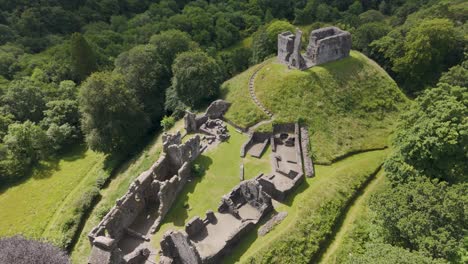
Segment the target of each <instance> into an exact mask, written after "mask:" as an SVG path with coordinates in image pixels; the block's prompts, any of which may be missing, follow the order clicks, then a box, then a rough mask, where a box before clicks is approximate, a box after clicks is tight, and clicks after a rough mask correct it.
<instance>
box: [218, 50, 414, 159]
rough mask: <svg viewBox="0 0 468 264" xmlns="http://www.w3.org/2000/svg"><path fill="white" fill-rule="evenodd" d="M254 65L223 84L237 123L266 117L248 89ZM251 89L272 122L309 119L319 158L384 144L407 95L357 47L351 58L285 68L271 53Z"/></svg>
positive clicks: (314, 150)
mask: <svg viewBox="0 0 468 264" xmlns="http://www.w3.org/2000/svg"><path fill="white" fill-rule="evenodd" d="M254 68H255V66H254V67H252V69H249V70H247V71H246V72H244V73H242V74H240V75H238V76H236V77H234V78H232V79H231V80H229V81H227V82H226V83H224V85H223V88H222V89H223V92H224V93H225V99H226V100H227V101H229V102H231V103H232V106H231V108H230V109H229V111H228V112H227V114H226V117H227V118H228V119H229V120H231V121H233V122H234V123H236V124H239V125H240V126H250V125H252V124H255V123H257V122H258V121H261V120H262V119H266V118H265V116H264V114H263V113H262V112H261V111H260V110H259V109H256V106H255V104H254V103H253V101H252V100H251V98H250V97H249V93H248V80H249V77H250V76H251V74H252V72H253V69H254ZM255 92H256V95H257V97H258V98H259V100H260V101H261V102H262V103H263V104H264V105H265V106H266V108H268V109H269V110H271V111H272V112H273V114H274V115H275V122H295V121H298V120H302V121H304V122H305V123H306V124H307V125H308V127H309V132H310V135H311V145H312V146H313V147H312V149H311V153H312V155H313V158H314V160H315V161H316V162H318V163H330V162H331V161H333V160H335V159H337V158H339V157H341V156H344V155H346V154H349V153H352V152H358V151H361V150H369V149H375V148H382V147H384V146H386V145H387V138H388V135H389V134H390V133H391V131H392V128H393V124H394V121H395V119H396V117H397V115H398V113H399V112H400V111H401V110H402V109H403V108H404V106H405V105H406V104H407V101H408V100H407V99H406V98H405V96H404V95H403V93H402V92H401V91H400V90H399V89H398V87H397V85H396V83H395V82H394V81H393V80H392V79H391V77H390V76H389V75H388V74H387V73H386V72H385V71H384V70H383V69H381V68H380V67H379V66H378V65H377V64H376V63H374V62H373V61H371V60H370V59H368V58H367V57H366V56H364V55H362V54H361V53H359V52H356V51H352V52H351V56H350V57H349V58H346V59H343V60H340V61H336V62H332V63H327V64H324V65H321V66H316V67H313V68H311V69H308V70H306V71H299V70H295V69H288V67H287V66H286V65H283V64H280V63H277V62H276V59H275V58H273V59H271V60H269V61H268V62H267V63H266V65H265V66H264V67H263V68H262V69H261V70H260V72H259V73H258V75H257V78H256V79H255ZM259 129H261V130H267V129H269V127H268V126H264V127H260V128H259Z"/></svg>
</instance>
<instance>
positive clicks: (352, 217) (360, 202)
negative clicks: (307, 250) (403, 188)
mask: <svg viewBox="0 0 468 264" xmlns="http://www.w3.org/2000/svg"><path fill="white" fill-rule="evenodd" d="M384 180H385V177H384V173H383V171H382V170H380V171H379V173H378V174H377V175H376V176H375V178H374V179H373V180H372V181H371V182H370V183H369V184H368V185H367V186H366V187H365V188H364V190H362V193H361V194H360V195H359V196H358V197H357V198H356V199H355V200H354V202H353V203H352V204H351V206H350V208H349V210H348V212H347V213H346V215H345V217H344V219H343V222H342V223H341V225H340V226H339V227H338V231H337V232H336V234H335V236H334V238H333V241H332V242H331V244H330V245H329V246H328V248H327V249H326V250H325V252H324V253H323V255H322V257H321V258H320V261H319V263H324V264H327V263H333V264H334V263H337V262H336V260H335V259H334V257H333V255H334V254H335V252H336V251H337V249H338V248H339V247H340V245H341V244H342V242H343V238H344V237H345V235H346V234H347V233H348V232H349V231H350V229H351V228H352V225H353V224H354V222H355V221H356V219H357V218H359V217H360V215H361V214H362V211H363V208H364V207H365V206H366V204H365V203H366V201H367V200H368V199H369V197H370V196H371V194H373V193H374V192H375V190H376V189H377V188H378V186H380V185H381V184H382V182H383V181H384Z"/></svg>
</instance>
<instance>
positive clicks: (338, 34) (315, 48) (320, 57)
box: [306, 27, 351, 65]
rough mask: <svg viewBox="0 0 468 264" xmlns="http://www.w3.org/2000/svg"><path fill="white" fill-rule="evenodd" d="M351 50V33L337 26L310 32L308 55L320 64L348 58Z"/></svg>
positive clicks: (316, 63) (314, 62)
mask: <svg viewBox="0 0 468 264" xmlns="http://www.w3.org/2000/svg"><path fill="white" fill-rule="evenodd" d="M350 51H351V34H350V33H349V32H347V31H343V30H341V29H339V28H337V27H326V28H321V29H317V30H313V31H312V32H311V33H310V37H309V45H308V47H307V53H306V57H307V58H308V59H310V60H311V61H312V62H313V64H314V65H319V64H323V63H326V62H330V61H335V60H339V59H342V58H346V57H348V56H349V52H350Z"/></svg>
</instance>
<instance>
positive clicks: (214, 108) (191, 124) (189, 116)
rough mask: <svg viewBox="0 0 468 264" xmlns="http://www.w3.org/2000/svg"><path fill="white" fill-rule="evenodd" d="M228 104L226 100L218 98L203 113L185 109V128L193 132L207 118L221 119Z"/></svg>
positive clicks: (188, 131)
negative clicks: (197, 113)
mask: <svg viewBox="0 0 468 264" xmlns="http://www.w3.org/2000/svg"><path fill="white" fill-rule="evenodd" d="M229 105H230V104H229V103H228V102H226V101H224V100H221V99H219V100H216V101H214V102H212V103H211V104H210V105H209V106H208V108H207V109H206V111H205V113H203V114H201V115H196V114H194V113H192V112H190V111H185V116H184V122H185V125H184V126H185V130H186V131H187V133H194V132H197V131H198V130H199V128H200V126H201V125H202V124H204V123H206V121H208V119H222V118H223V116H224V114H225V113H226V112H227V110H228V108H229Z"/></svg>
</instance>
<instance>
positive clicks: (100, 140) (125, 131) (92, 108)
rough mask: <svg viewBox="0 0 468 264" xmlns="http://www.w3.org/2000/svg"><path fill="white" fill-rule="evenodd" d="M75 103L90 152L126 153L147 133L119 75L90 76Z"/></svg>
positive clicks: (137, 106)
mask: <svg viewBox="0 0 468 264" xmlns="http://www.w3.org/2000/svg"><path fill="white" fill-rule="evenodd" d="M79 102H80V112H81V116H82V117H81V124H82V129H83V132H84V133H85V135H86V142H87V143H88V145H89V147H90V148H91V149H93V150H96V151H99V152H104V153H116V152H118V151H127V152H128V150H129V149H131V148H132V146H134V144H135V143H136V142H138V140H139V139H141V137H142V136H143V135H144V134H145V133H146V131H147V129H148V126H149V121H148V117H147V116H146V115H145V113H144V112H143V109H142V106H141V105H140V104H139V102H138V100H137V97H136V95H135V92H134V91H133V90H132V89H128V88H127V87H126V81H125V79H124V77H123V76H122V75H120V74H117V73H111V72H98V73H94V74H92V75H91V76H90V77H89V78H88V79H87V80H86V81H85V82H84V83H83V85H82V87H81V89H80V93H79Z"/></svg>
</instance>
